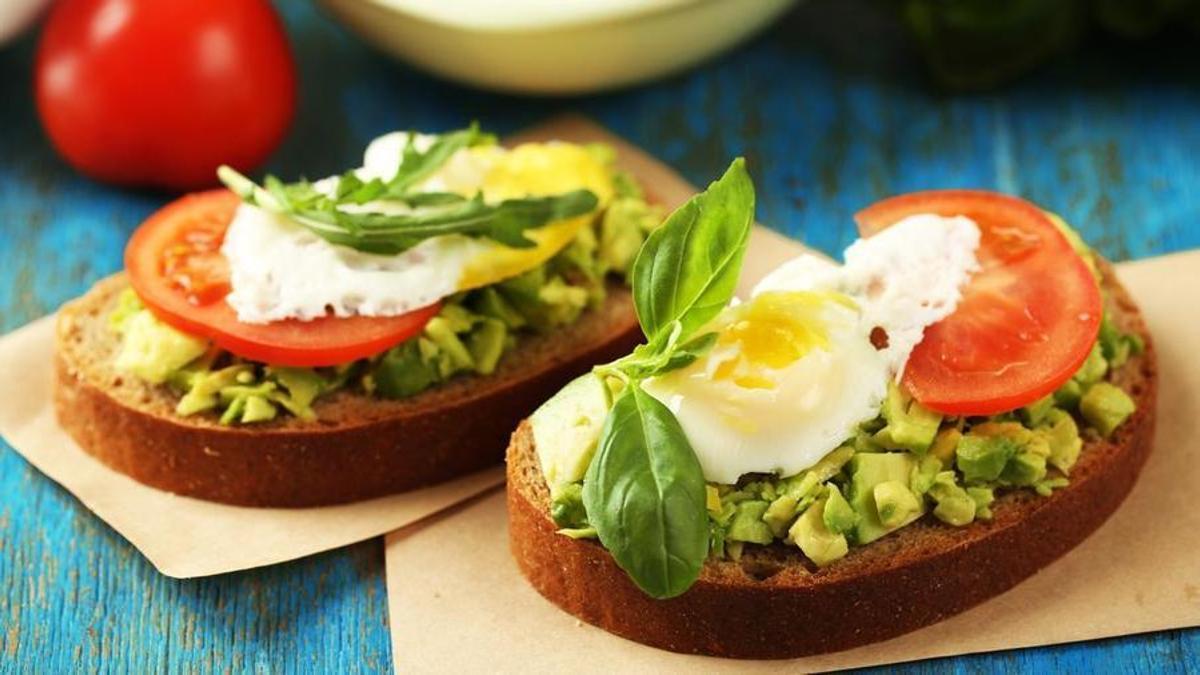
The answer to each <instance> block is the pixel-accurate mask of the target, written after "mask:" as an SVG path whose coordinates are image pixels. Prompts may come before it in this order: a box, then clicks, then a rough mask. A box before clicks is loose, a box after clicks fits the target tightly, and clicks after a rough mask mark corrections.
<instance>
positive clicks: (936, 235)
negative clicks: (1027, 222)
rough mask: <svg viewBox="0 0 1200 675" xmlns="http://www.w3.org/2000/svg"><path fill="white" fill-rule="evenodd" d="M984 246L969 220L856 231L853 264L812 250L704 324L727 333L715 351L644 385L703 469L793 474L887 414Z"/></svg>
mask: <svg viewBox="0 0 1200 675" xmlns="http://www.w3.org/2000/svg"><path fill="white" fill-rule="evenodd" d="M978 247H979V228H978V227H977V226H976V225H975V224H974V223H973V222H971V221H970V220H969V219H967V218H962V217H954V218H943V217H941V216H937V215H917V216H912V217H909V218H906V219H904V220H902V221H900V222H899V223H897V224H895V225H893V226H892V227H890V228H888V229H887V230H885V231H883V232H882V233H880V234H877V235H875V236H874V237H871V238H869V239H862V240H859V241H857V242H855V243H854V244H853V245H851V246H850V248H848V249H847V250H846V252H845V256H844V259H845V264H844V265H836V264H834V263H831V262H828V261H827V260H824V259H822V258H818V257H816V256H811V255H805V256H801V257H800V258H797V259H796V260H793V261H791V262H788V263H786V264H784V265H783V266H781V267H780V268H778V269H777V270H775V271H774V272H772V273H771V274H770V275H768V276H767V277H766V278H765V279H764V280H763V281H762V282H761V283H759V285H758V286H757V287H756V288H755V289H754V292H753V293H752V295H751V297H750V299H749V300H748V301H747V302H744V303H740V304H733V305H731V306H730V307H728V308H727V309H725V310H724V311H723V312H722V313H721V314H720V315H718V316H717V318H716V319H714V320H713V321H712V322H711V323H710V324H708V325H707V326H706V327H705V328H703V329H702V330H703V331H712V332H715V333H716V334H717V341H716V344H715V346H714V347H713V348H712V349H711V350H710V351H709V352H708V353H707V354H705V355H704V356H702V357H701V358H699V359H697V360H696V361H695V362H693V363H692V364H690V365H689V366H687V367H685V368H681V369H679V370H675V371H672V372H669V373H666V374H664V375H662V376H659V377H655V378H652V379H650V380H647V381H646V382H645V383H644V384H643V387H644V388H645V390H646V391H647V393H649V394H650V395H652V396H654V397H655V398H657V399H658V400H660V401H662V402H663V403H664V404H665V405H666V406H667V407H668V408H670V409H671V410H672V412H674V413H675V416H676V417H677V418H678V420H679V423H680V425H681V426H682V428H683V430H684V433H685V434H686V435H687V437H688V440H689V442H690V443H691V445H692V448H693V449H694V450H695V452H696V455H697V457H698V458H699V460H700V465H701V467H702V468H703V469H704V475H705V478H706V479H708V480H710V481H713V482H717V483H725V484H732V483H736V482H737V480H738V479H739V478H740V477H741V476H743V475H746V474H750V473H773V474H777V475H781V476H790V475H793V474H796V473H798V472H800V471H803V470H804V469H807V468H808V467H810V466H812V465H814V464H816V463H817V462H818V461H820V459H821V458H822V457H824V456H825V455H827V454H829V452H830V451H832V450H834V449H835V448H837V447H838V446H839V445H840V444H841V443H843V442H844V441H845V440H846V439H848V438H849V437H850V436H852V435H853V433H854V431H855V429H856V428H857V427H858V425H860V424H861V423H863V422H865V421H867V420H871V419H874V418H875V417H876V416H878V415H879V411H880V407H881V405H882V403H883V399H884V397H885V396H886V395H887V385H888V381H889V380H892V379H897V378H899V377H900V376H901V375H902V374H903V370H904V365H905V363H906V362H907V360H908V357H909V354H910V353H911V352H912V349H913V347H915V346H916V345H917V343H918V342H920V340H921V336H922V335H923V333H924V330H925V328H926V327H927V326H929V325H931V324H933V323H935V322H937V321H939V320H941V319H942V318H944V317H946V316H948V315H949V314H950V313H951V312H953V311H954V308H955V307H956V306H957V304H958V301H959V299H960V298H961V292H960V289H961V287H962V285H963V284H964V283H966V281H967V279H968V278H969V277H970V274H971V273H972V272H974V271H975V270H976V269H977V268H978V263H977V261H976V258H975V251H976V249H978ZM880 331H882V335H881V334H880ZM873 333H874V334H875V339H874V340H873V339H872V334H873ZM881 338H885V339H886V346H883V345H884V339H881ZM877 344H878V345H879V346H878V347H877V346H876V345H877Z"/></svg>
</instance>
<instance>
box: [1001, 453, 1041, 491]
mask: <svg viewBox="0 0 1200 675" xmlns="http://www.w3.org/2000/svg"><path fill="white" fill-rule="evenodd" d="M1045 477H1046V456H1045V455H1042V454H1038V453H1036V452H1030V451H1028V450H1022V451H1021V452H1018V453H1017V454H1016V455H1014V456H1013V458H1012V459H1010V460H1009V461H1008V464H1006V465H1005V466H1004V471H1001V472H1000V480H1001V481H1003V482H1005V483H1008V484H1010V485H1033V484H1034V483H1036V482H1038V481H1040V480H1041V479H1043V478H1045Z"/></svg>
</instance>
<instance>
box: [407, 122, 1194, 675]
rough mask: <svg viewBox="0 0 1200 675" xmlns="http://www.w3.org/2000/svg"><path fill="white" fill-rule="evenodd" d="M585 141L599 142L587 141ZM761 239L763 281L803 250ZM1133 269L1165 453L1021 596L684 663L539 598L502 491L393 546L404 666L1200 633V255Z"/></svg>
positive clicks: (623, 663) (857, 653)
mask: <svg viewBox="0 0 1200 675" xmlns="http://www.w3.org/2000/svg"><path fill="white" fill-rule="evenodd" d="M565 128H566V129H567V131H563V127H556V128H553V129H551V130H550V131H548V132H547V133H548V134H550V135H553V136H555V137H559V138H567V139H569V140H594V139H597V137H598V132H596V131H595V130H594V129H592V128H590V127H588V126H586V125H584V124H583V123H581V122H579V121H576V120H573V121H571V122H570V123H569V124H568V125H567V126H566V127H565ZM577 133H583V134H584V135H582V136H579V135H572V134H577ZM600 138H602V139H603V140H610V141H611V139H610V138H608V137H606V136H600ZM620 148H621V152H622V154H623V155H624V156H625V159H626V160H627V161H629V162H630V163H631V164H632V166H633V168H634V169H635V170H638V173H639V176H640V177H642V179H643V180H649V181H650V184H651V186H652V187H653V188H655V189H659V188H660V185H664V184H665V185H667V186H668V191H669V192H671V193H672V194H673V193H674V192H675V190H676V189H677V188H679V187H680V184H682V181H681V180H680V179H679V178H678V177H677V176H674V174H671V173H670V172H669V170H667V169H665V167H663V166H662V165H660V164H657V163H656V162H654V160H651V159H649V158H648V157H646V156H645V155H643V154H641V153H637V152H636V151H635V150H633V149H631V148H630V147H629V146H627V145H624V144H621V145H620ZM643 165H645V167H644V166H643ZM644 168H649V169H651V170H652V171H651V172H650V173H647V172H646V171H645V170H644ZM660 181H665V182H661V183H660ZM682 190H683V193H684V194H687V193H688V192H689V191H690V188H688V187H687V186H686V184H683V186H682ZM756 236H761V233H756ZM757 243H759V244H766V245H765V246H763V245H759V246H754V247H752V249H751V251H750V253H749V254H748V258H747V263H746V275H745V278H744V281H745V282H747V283H749V282H750V281H751V280H752V279H757V278H758V277H759V276H761V275H762V274H763V273H764V272H765V271H767V270H769V269H771V268H772V267H774V265H775V264H777V263H778V262H779V261H780V259H787V258H788V257H789V256H791V255H794V254H795V252H796V251H797V250H798V244H796V243H795V242H791V241H790V240H786V239H783V238H781V237H779V236H778V235H774V236H773V237H771V238H770V240H769V241H767V240H766V239H758V240H757ZM767 254H770V256H771V257H770V258H769V259H768V257H767ZM1117 269H1118V275H1119V277H1120V278H1121V280H1122V281H1123V282H1124V283H1125V284H1126V286H1128V288H1129V290H1130V291H1131V292H1132V294H1133V296H1134V298H1135V299H1136V300H1137V301H1138V302H1139V303H1140V305H1141V307H1142V310H1143V311H1144V313H1145V316H1146V320H1147V322H1148V323H1149V326H1150V330H1151V332H1152V333H1153V335H1154V338H1155V344H1156V345H1157V348H1158V355H1159V359H1160V372H1161V380H1160V382H1159V387H1160V389H1159V410H1158V435H1157V440H1156V443H1155V447H1154V450H1153V452H1152V453H1151V456H1150V459H1149V461H1148V463H1147V464H1146V468H1145V470H1144V471H1143V473H1142V476H1141V477H1140V478H1139V479H1138V482H1137V484H1136V485H1135V487H1134V489H1133V492H1132V493H1131V494H1130V496H1129V498H1128V499H1127V500H1126V501H1125V503H1124V504H1123V505H1122V506H1121V507H1120V508H1119V509H1118V510H1117V512H1116V513H1115V514H1114V515H1113V516H1112V518H1110V519H1109V520H1108V522H1107V523H1105V524H1104V525H1103V526H1102V527H1101V528H1100V529H1099V530H1097V531H1096V533H1095V534H1093V535H1092V536H1091V537H1089V538H1088V539H1087V540H1086V541H1084V542H1083V544H1081V545H1080V546H1078V547H1077V548H1076V549H1074V550H1073V551H1071V552H1070V553H1068V554H1067V555H1066V556H1064V557H1063V558H1061V559H1059V560H1058V561H1057V562H1055V563H1053V564H1052V565H1050V566H1049V567H1047V568H1046V569H1044V570H1042V571H1041V572H1039V573H1038V574H1036V575H1034V576H1033V577H1032V578H1030V579H1028V580H1027V581H1025V582H1024V583H1022V584H1020V585H1018V586H1017V587H1016V588H1014V589H1012V590H1011V591H1009V592H1007V593H1005V594H1003V595H1000V596H998V597H996V598H993V599H992V600H989V601H988V602H986V603H984V604H982V605H980V606H978V607H976V608H974V609H972V610H970V611H967V612H965V613H963V614H960V615H958V616H955V617H953V618H951V619H948V620H947V621H944V622H942V623H939V624H937V625H935V626H932V627H928V628H925V629H922V630H919V631H917V632H914V633H910V634H908V635H905V636H902V637H899V638H896V639H893V640H890V641H887V642H882V643H878V644H875V645H869V646H866V647H861V648H859V649H854V650H850V651H845V652H839V653H835V654H829V655H823V656H815V657H809V658H804V659H797V660H794V661H785V662H779V661H732V660H723V659H715V658H710V657H702V656H685V655H680V654H674V653H671V652H666V651H661V650H658V649H654V648H651V647H646V646H644V645H641V644H638V643H635V642H631V641H628V640H625V639H622V638H619V637H616V636H614V635H611V634H609V633H607V632H605V631H603V630H601V629H599V628H596V627H594V626H591V625H588V624H585V623H582V622H580V621H578V620H577V619H575V617H573V616H571V615H569V614H567V613H565V612H563V611H561V610H559V609H558V608H557V607H556V606H554V605H552V604H551V603H550V602H548V601H547V600H545V599H544V598H542V597H541V596H540V595H538V593H537V592H536V591H534V590H533V588H532V587H530V586H529V584H528V583H526V582H525V579H524V578H523V577H522V576H521V575H520V573H519V572H518V571H517V567H516V563H515V562H514V561H513V559H512V556H511V554H510V553H509V549H508V539H507V537H508V533H507V523H506V516H505V507H504V493H503V491H502V490H496V491H494V492H491V493H489V494H488V495H486V496H482V497H479V498H478V499H476V500H473V501H471V502H469V503H467V504H464V505H462V506H460V507H459V508H456V509H453V510H450V511H447V512H446V513H443V514H441V515H439V516H437V517H435V518H432V519H429V520H427V521H425V522H423V523H419V524H417V525H414V526H411V527H408V528H405V529H403V530H400V531H398V532H396V533H393V534H391V535H389V536H388V538H387V544H386V549H385V550H386V557H387V586H388V608H389V612H390V616H391V630H392V645H393V654H394V658H395V662H396V670H397V671H398V672H434V671H436V672H447V671H458V672H498V673H499V672H514V673H515V672H574V673H587V672H612V671H619V672H628V673H639V672H711V673H717V672H757V671H761V672H780V671H782V670H786V671H788V672H793V671H811V670H831V669H838V668H851V667H859V666H868V665H877V664H884V663H897V662H902V661H912V660H916V659H926V658H933V657H939V656H950V655H955V654H967V653H972V652H985V651H995V650H1001V649H1011V648H1016V647H1030V646H1035V645H1046V644H1056V643H1062V642H1073V641H1078V640H1088V639H1093V638H1102V637H1110V636H1114V635H1127V634H1131V633H1140V632H1146V631H1153V630H1163V629H1167V628H1179V627H1184V626H1195V625H1200V554H1198V553H1197V544H1200V541H1198V540H1197V539H1198V535H1197V533H1198V532H1200V510H1198V509H1196V508H1195V505H1194V494H1195V491H1196V486H1197V485H1200V461H1198V460H1200V457H1197V451H1196V450H1195V448H1197V447H1198V446H1197V443H1196V439H1197V438H1200V423H1198V422H1197V412H1200V364H1198V363H1197V360H1196V359H1195V345H1196V340H1197V339H1200V314H1197V313H1196V312H1195V311H1194V308H1195V307H1196V306H1200V290H1198V289H1200V251H1192V252H1189V253H1182V254H1177V255H1172V256H1166V257H1162V258H1155V259H1151V260H1145V261H1139V262H1133V263H1125V264H1121V265H1118V266H1117ZM744 287H745V286H744ZM1181 310H1182V311H1181ZM763 630H780V628H779V627H778V626H764V627H763Z"/></svg>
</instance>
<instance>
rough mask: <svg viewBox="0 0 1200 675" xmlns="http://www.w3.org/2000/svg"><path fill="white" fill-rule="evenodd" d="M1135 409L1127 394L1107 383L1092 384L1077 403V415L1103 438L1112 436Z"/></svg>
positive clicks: (1135, 406)
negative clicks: (1081, 416)
mask: <svg viewBox="0 0 1200 675" xmlns="http://www.w3.org/2000/svg"><path fill="white" fill-rule="evenodd" d="M1136 408H1137V405H1136V404H1135V403H1134V402H1133V399H1132V398H1129V394H1126V393H1125V392H1124V391H1121V389H1120V388H1119V387H1116V386H1114V385H1112V384H1109V383H1108V382H1097V383H1096V384H1093V385H1092V386H1091V387H1090V388H1088V390H1087V393H1085V394H1084V395H1083V399H1081V400H1080V401H1079V414H1081V415H1083V419H1085V420H1087V423H1088V424H1090V425H1092V426H1093V427H1095V428H1096V431H1099V432H1100V435H1101V436H1105V437H1108V436H1110V435H1112V432H1113V431H1114V430H1116V428H1117V427H1119V426H1121V423H1122V422H1124V421H1125V420H1126V419H1128V417H1129V416H1130V415H1132V414H1133V411H1134V410H1135V409H1136Z"/></svg>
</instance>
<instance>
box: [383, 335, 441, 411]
mask: <svg viewBox="0 0 1200 675" xmlns="http://www.w3.org/2000/svg"><path fill="white" fill-rule="evenodd" d="M423 342H427V341H426V340H423V339H421V338H418V339H415V340H407V341H405V342H402V343H400V344H399V345H397V346H395V347H393V348H391V349H389V350H387V352H385V353H384V355H383V357H382V358H380V359H379V363H378V364H376V366H375V370H374V371H372V374H371V377H372V380H373V381H374V383H375V390H376V391H377V392H378V393H379V395H380V396H383V397H384V398H405V397H407V396H412V395H414V394H417V393H420V392H422V391H424V390H426V389H428V388H429V387H430V386H432V385H433V384H434V383H436V382H438V380H439V379H440V378H439V377H438V373H437V368H436V366H435V365H434V364H433V363H432V362H431V361H429V360H427V359H426V358H425V356H424V354H423V353H422V349H421V345H422V343H423ZM429 344H430V345H432V343H429ZM432 349H433V351H436V347H433V348H432Z"/></svg>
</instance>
